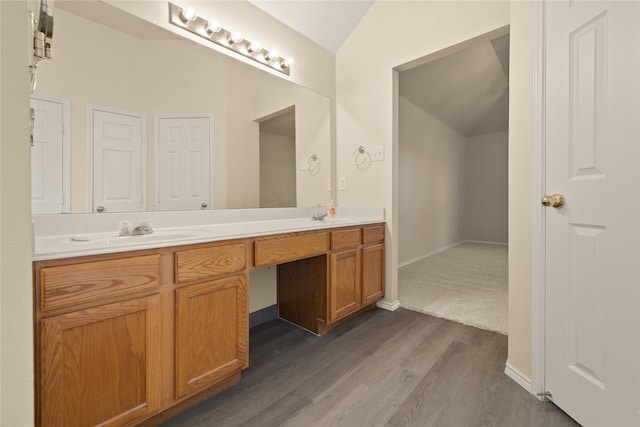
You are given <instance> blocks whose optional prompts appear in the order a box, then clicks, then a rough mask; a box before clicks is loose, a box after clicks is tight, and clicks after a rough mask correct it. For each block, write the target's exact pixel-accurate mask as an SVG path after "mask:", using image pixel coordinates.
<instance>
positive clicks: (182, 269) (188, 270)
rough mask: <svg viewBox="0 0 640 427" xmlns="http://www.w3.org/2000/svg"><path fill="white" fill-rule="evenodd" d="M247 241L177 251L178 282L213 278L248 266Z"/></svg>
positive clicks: (242, 269) (236, 271) (239, 270)
mask: <svg viewBox="0 0 640 427" xmlns="http://www.w3.org/2000/svg"><path fill="white" fill-rule="evenodd" d="M246 253H247V246H246V243H235V244H232V245H217V246H209V247H204V248H196V249H188V250H186V251H179V252H176V283H187V282H193V281H195V280H202V279H211V278H214V277H217V276H223V275H225V274H231V273H238V272H241V271H244V270H245V269H246V268H247V256H246Z"/></svg>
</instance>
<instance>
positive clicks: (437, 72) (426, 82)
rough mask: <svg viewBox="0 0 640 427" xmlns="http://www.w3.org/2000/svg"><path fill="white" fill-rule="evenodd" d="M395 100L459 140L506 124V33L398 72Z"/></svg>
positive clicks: (507, 74)
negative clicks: (449, 130)
mask: <svg viewBox="0 0 640 427" xmlns="http://www.w3.org/2000/svg"><path fill="white" fill-rule="evenodd" d="M400 96H402V97H404V98H405V99H407V100H409V101H410V102H411V103H412V104H414V105H416V106H417V107H419V108H421V109H422V110H424V111H426V112H427V113H429V114H430V115H431V116H433V117H435V118H436V119H438V120H440V121H441V122H443V123H444V124H446V125H447V126H449V127H450V128H453V129H455V130H456V131H458V132H459V133H461V134H462V135H464V136H475V135H483V134H489V133H495V132H505V131H507V129H508V125H509V35H505V36H501V37H499V38H497V39H494V40H491V41H486V42H479V43H477V44H474V45H473V46H471V47H469V48H467V49H465V50H462V51H460V52H457V53H454V54H451V55H449V56H445V57H442V58H440V59H437V60H435V61H431V62H427V63H426V64H424V65H421V66H418V67H415V68H412V69H410V70H407V71H403V72H402V73H401V74H400Z"/></svg>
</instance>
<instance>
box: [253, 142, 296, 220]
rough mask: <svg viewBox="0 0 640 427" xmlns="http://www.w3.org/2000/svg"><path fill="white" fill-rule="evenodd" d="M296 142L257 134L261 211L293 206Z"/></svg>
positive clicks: (294, 203) (294, 204)
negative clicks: (258, 137)
mask: <svg viewBox="0 0 640 427" xmlns="http://www.w3.org/2000/svg"><path fill="white" fill-rule="evenodd" d="M295 182H296V140H295V138H291V137H288V136H282V135H276V134H273V133H269V132H260V207H262V208H280V207H285V206H296V186H295Z"/></svg>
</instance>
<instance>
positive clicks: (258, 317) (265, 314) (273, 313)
mask: <svg viewBox="0 0 640 427" xmlns="http://www.w3.org/2000/svg"><path fill="white" fill-rule="evenodd" d="M277 317H278V305H277V304H273V305H270V306H268V307H265V308H262V309H260V310H256V311H254V312H253V313H249V327H250V328H253V327H254V326H258V325H262V324H263V323H266V322H268V321H269V320H273V319H276V318H277Z"/></svg>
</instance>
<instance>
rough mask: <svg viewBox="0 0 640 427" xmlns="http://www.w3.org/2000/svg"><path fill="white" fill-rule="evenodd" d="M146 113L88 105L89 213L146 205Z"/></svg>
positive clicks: (138, 208)
mask: <svg viewBox="0 0 640 427" xmlns="http://www.w3.org/2000/svg"><path fill="white" fill-rule="evenodd" d="M145 123H146V120H145V115H144V114H142V113H132V112H128V111H122V110H115V109H111V108H105V107H96V106H89V135H90V136H91V140H90V144H89V150H90V156H89V157H90V159H91V161H90V162H89V168H90V171H89V177H91V179H92V181H93V182H92V186H91V188H92V190H93V197H92V198H91V200H92V202H93V206H92V212H135V211H141V210H143V208H144V206H145V181H146V180H145V173H144V171H145V170H146V168H145V167H144V165H145V164H146V155H145V152H146V150H144V149H143V148H144V147H145V141H146V134H145Z"/></svg>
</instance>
